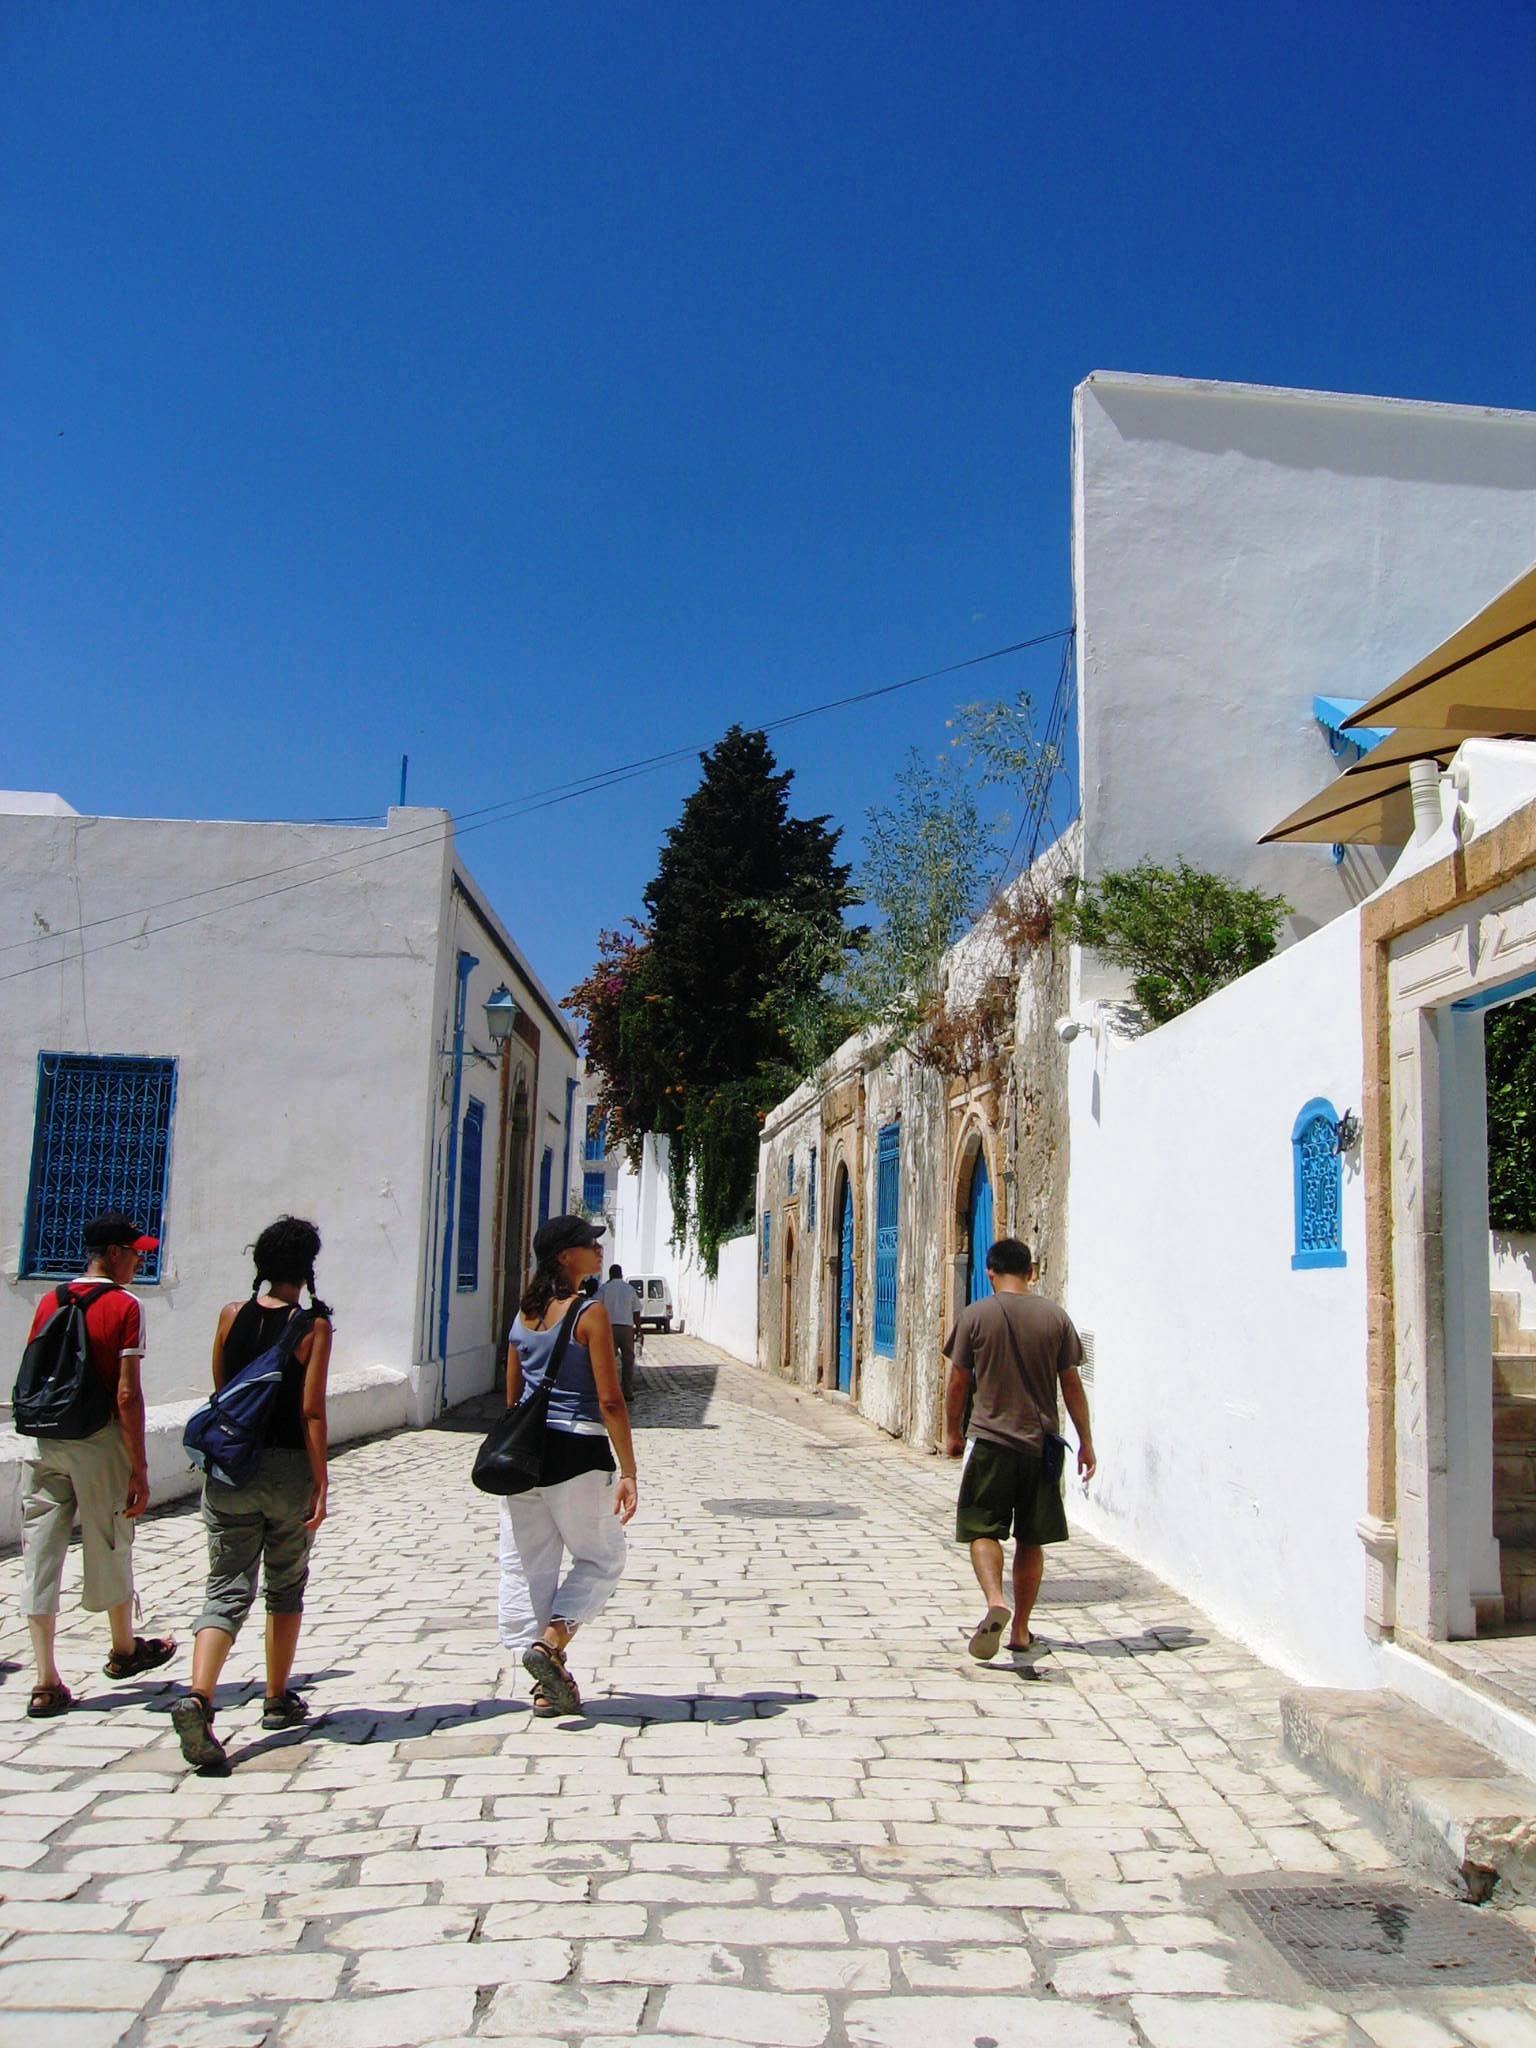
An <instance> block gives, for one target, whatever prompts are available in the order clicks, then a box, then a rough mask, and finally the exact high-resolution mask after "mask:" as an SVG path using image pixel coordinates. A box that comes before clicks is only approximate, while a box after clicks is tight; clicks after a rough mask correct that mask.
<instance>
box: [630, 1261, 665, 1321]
mask: <svg viewBox="0 0 1536 2048" xmlns="http://www.w3.org/2000/svg"><path fill="white" fill-rule="evenodd" d="M626 1277H627V1278H628V1280H629V1284H630V1286H631V1287H633V1289H634V1290H635V1293H636V1294H637V1295H638V1296H639V1297H640V1298H639V1300H638V1301H637V1302H636V1304H635V1321H636V1322H637V1323H638V1324H639V1325H640V1327H641V1329H645V1328H646V1327H647V1326H649V1327H650V1328H651V1329H653V1330H670V1329H671V1327H672V1288H671V1284H670V1283H669V1282H668V1281H666V1280H663V1279H662V1278H661V1277H660V1275H659V1274H656V1273H631V1274H629V1275H627V1276H626Z"/></svg>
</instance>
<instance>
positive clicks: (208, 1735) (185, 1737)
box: [171, 1692, 229, 1778]
mask: <svg viewBox="0 0 1536 2048" xmlns="http://www.w3.org/2000/svg"><path fill="white" fill-rule="evenodd" d="M171 1726H172V1727H173V1728H174V1729H175V1730H176V1740H177V1741H178V1742H179V1743H180V1744H181V1753H182V1755H183V1756H184V1757H185V1758H186V1760H187V1762H188V1763H189V1764H190V1765H191V1766H192V1768H193V1770H194V1771H201V1772H202V1773H203V1775H204V1776H205V1777H208V1778H227V1777H228V1776H229V1758H228V1757H227V1756H226V1755H225V1754H224V1745H223V1743H222V1742H220V1740H219V1738H218V1737H217V1735H215V1734H214V1732H213V1715H212V1713H211V1712H210V1711H209V1709H208V1706H207V1703H206V1702H205V1701H204V1700H202V1699H200V1698H199V1697H198V1695H197V1694H196V1693H195V1692H194V1693H188V1695H187V1697H186V1698H185V1699H184V1700H178V1701H177V1702H176V1704H175V1706H174V1707H172V1709H171Z"/></svg>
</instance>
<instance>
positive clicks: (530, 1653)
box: [499, 1216, 639, 1717]
mask: <svg viewBox="0 0 1536 2048" xmlns="http://www.w3.org/2000/svg"><path fill="white" fill-rule="evenodd" d="M602 1236H603V1227H602V1225H601V1224H600V1223H589V1222H588V1221H587V1220H586V1218H585V1217H582V1216H552V1217H551V1218H550V1220H549V1221H548V1223H546V1224H543V1225H542V1226H541V1227H540V1229H539V1230H538V1231H536V1232H535V1234H534V1239H533V1255H534V1259H535V1262H536V1263H535V1266H534V1272H533V1277H532V1279H531V1280H530V1281H529V1282H528V1285H527V1287H526V1288H525V1289H524V1291H523V1298H522V1301H521V1303H520V1304H519V1309H518V1316H517V1320H516V1322H514V1323H513V1325H512V1330H511V1334H510V1336H509V1337H508V1340H507V1404H508V1406H509V1407H514V1408H515V1407H516V1406H517V1405H518V1403H519V1402H521V1401H522V1400H524V1399H525V1398H526V1397H527V1395H529V1394H530V1393H532V1391H533V1390H534V1388H535V1387H538V1386H541V1385H542V1384H543V1381H544V1377H545V1375H546V1373H547V1372H548V1371H549V1369H550V1364H551V1361H552V1360H553V1358H554V1354H555V1350H556V1347H557V1345H558V1343H559V1339H560V1330H561V1326H562V1325H563V1323H564V1321H565V1318H566V1316H567V1314H568V1313H569V1311H570V1310H571V1308H572V1307H573V1306H574V1305H575V1304H576V1303H577V1302H578V1301H579V1299H580V1297H581V1296H582V1295H583V1294H585V1293H587V1292H588V1290H589V1287H590V1284H591V1283H592V1282H593V1281H594V1280H595V1279H596V1277H597V1275H598V1274H599V1273H600V1272H601V1271H602V1267H603V1257H602V1252H601V1249H600V1246H601V1243H602ZM615 1458H617V1463H616V1462H615ZM638 1504H639V1494H638V1491H637V1489H636V1483H635V1447H634V1440H633V1438H632V1437H631V1435H630V1428H629V1410H628V1408H627V1407H626V1406H625V1402H624V1395H623V1392H622V1391H621V1389H620V1386H619V1365H618V1360H617V1358H616V1357H615V1355H614V1347H613V1326H612V1324H611V1323H610V1322H609V1320H608V1311H607V1310H606V1309H605V1308H604V1307H603V1305H602V1303H601V1302H600V1301H589V1302H588V1303H587V1304H586V1306H585V1307H583V1308H580V1309H578V1311H577V1314H576V1319H575V1322H574V1324H573V1326H572V1329H571V1333H570V1337H569V1339H568V1341H567V1343H566V1347H565V1351H564V1353H563V1355H562V1356H561V1358H560V1360H559V1364H558V1369H557V1370H556V1373H555V1379H554V1385H553V1389H552V1391H551V1393H550V1397H549V1408H548V1413H547V1419H546V1430H545V1437H544V1460H543V1465H542V1468H541V1470H540V1472H539V1477H538V1480H537V1481H536V1482H531V1483H530V1484H529V1485H528V1487H527V1488H526V1489H525V1490H524V1491H522V1492H520V1493H514V1494H511V1495H509V1496H507V1497H505V1498H504V1499H503V1500H502V1503H501V1599H500V1612H499V1632H500V1636H501V1640H502V1643H503V1644H504V1645H505V1646H506V1648H507V1649H509V1650H513V1651H515V1652H516V1653H517V1654H518V1655H519V1656H520V1657H521V1659H522V1663H523V1669H524V1670H525V1671H526V1672H527V1673H528V1675H529V1677H530V1678H532V1680H533V1711H534V1712H535V1713H536V1714H538V1715H540V1716H542V1717H548V1716H551V1715H556V1714H576V1713H579V1712H580V1711H581V1694H580V1693H579V1692H578V1691H577V1688H576V1681H575V1680H574V1679H573V1678H572V1677H571V1675H570V1672H569V1671H568V1670H567V1669H566V1662H565V1649H566V1645H567V1644H568V1643H569V1642H570V1640H571V1637H572V1636H573V1635H574V1634H575V1633H576V1631H577V1629H578V1628H579V1627H580V1626H581V1624H582V1623H583V1622H584V1621H591V1620H592V1618H593V1616H594V1615H596V1614H598V1613H600V1612H601V1610H602V1609H603V1607H604V1606H605V1605H606V1604H607V1602H608V1599H609V1596H610V1595H611V1594H612V1592H613V1589H614V1587H615V1586H617V1584H618V1583H619V1580H620V1578H621V1577H622V1575H623V1571H624V1556H625V1549H626V1544H625V1539H624V1525H625V1524H626V1523H627V1522H628V1521H629V1519H630V1517H631V1516H632V1515H633V1514H634V1512H635V1509H636V1507H637V1506H638ZM566 1553H569V1555H570V1568H569V1570H568V1571H566V1573H565V1575H564V1577H563V1578H562V1576H561V1566H562V1564H563V1562H564V1559H565V1555H566Z"/></svg>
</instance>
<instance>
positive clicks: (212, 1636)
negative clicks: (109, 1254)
mask: <svg viewBox="0 0 1536 2048" xmlns="http://www.w3.org/2000/svg"><path fill="white" fill-rule="evenodd" d="M251 1251H252V1256H253V1258H254V1260H255V1266H256V1278H255V1284H254V1286H253V1287H252V1289H251V1293H250V1296H249V1298H248V1299H247V1300H245V1301H231V1302H228V1303H226V1305H225V1307H224V1308H223V1309H222V1310H221V1311H220V1314H219V1321H218V1327H217V1329H216V1330H215V1332H214V1338H213V1384H214V1386H215V1388H219V1387H222V1386H224V1385H225V1383H226V1382H227V1381H228V1380H230V1379H232V1378H233V1376H234V1375H235V1374H236V1373H237V1372H239V1371H240V1370H241V1368H242V1367H243V1366H246V1365H249V1364H250V1363H251V1362H252V1360H254V1359H257V1358H260V1357H261V1356H262V1354H263V1353H264V1352H267V1351H269V1350H270V1349H271V1348H272V1346H273V1345H275V1344H277V1343H278V1342H279V1340H280V1339H281V1338H282V1337H283V1336H284V1333H285V1332H289V1333H290V1341H291V1340H292V1338H294V1337H296V1339H297V1341H293V1342H292V1348H291V1351H290V1352H289V1354H288V1356H287V1358H286V1360H285V1363H284V1365H283V1372H282V1383H281V1387H280V1389H279V1392H278V1395H277V1399H276V1402H275V1404H274V1406H273V1408H272V1410H271V1412H270V1415H269V1418H268V1424H267V1432H266V1443H265V1446H264V1448H263V1450H262V1453H261V1459H260V1462H259V1464H258V1466H257V1468H256V1471H255V1473H254V1475H253V1476H252V1477H251V1478H250V1479H248V1480H247V1481H246V1482H245V1484H244V1485H241V1486H232V1485H229V1484H227V1483H226V1482H225V1481H224V1480H222V1479H220V1478H219V1477H218V1476H217V1475H216V1474H214V1473H212V1472H210V1473H209V1475H208V1477H207V1478H206V1479H205V1481H204V1482H203V1522H204V1525H205V1527H206V1529H207V1532H208V1588H207V1592H206V1594H205V1596H204V1601H203V1611H202V1613H201V1614H200V1615H199V1616H198V1619H197V1636H196V1640H195V1641H194V1643H193V1647H192V1687H191V1691H190V1692H189V1693H188V1694H187V1697H186V1698H185V1699H183V1700H178V1702H177V1703H176V1705H175V1706H174V1707H173V1708H172V1709H171V1721H172V1723H173V1725H174V1727H175V1729H176V1734H177V1737H178V1739H179V1741H180V1743H181V1753H182V1755H183V1756H184V1757H185V1758H186V1760H187V1762H188V1763H189V1764H191V1765H193V1766H194V1768H195V1769H197V1770H200V1771H204V1772H207V1773H209V1774H210V1775H222V1773H224V1772H225V1771H227V1770H228V1768H229V1760H228V1758H227V1756H226V1755H225V1752H224V1745H223V1743H222V1742H220V1740H219V1738H218V1737H217V1736H216V1735H215V1734H214V1732H213V1717H214V1690H215V1688H216V1686H217V1685H218V1682H219V1673H220V1672H221V1671H222V1670H223V1668H224V1660H225V1659H226V1658H227V1657H228V1655H229V1653H230V1650H231V1649H232V1648H233V1646H234V1641H235V1637H236V1636H237V1635H238V1634H239V1633H240V1628H241V1625H242V1623H243V1622H244V1621H245V1618H246V1616H247V1615H248V1614H249V1613H250V1611H251V1604H252V1602H253V1601H254V1599H255V1597H256V1579H257V1572H258V1569H259V1570H260V1571H261V1573H262V1575H263V1576H264V1578H265V1582H266V1606H267V1636H266V1676H267V1686H266V1698H265V1701H264V1704H263V1706H262V1713H261V1725H262V1727H263V1728H273V1729H277V1728H293V1727H297V1726H298V1724H299V1723H300V1722H302V1721H304V1720H306V1719H307V1718H308V1715H309V1708H308V1705H307V1704H306V1702H305V1701H304V1699H303V1698H302V1697H301V1695H300V1694H298V1693H296V1692H295V1691H293V1690H292V1688H291V1687H290V1685H289V1682H288V1681H289V1679H290V1677H291V1676H292V1673H293V1660H294V1656H295V1654H296V1653H297V1650H298V1646H299V1628H300V1625H301V1623H302V1620H303V1608H304V1588H305V1585H306V1584H307V1583H308V1579H309V1554H310V1551H311V1549H312V1547H313V1545H314V1540H315V1532H316V1530H317V1529H318V1528H319V1527H320V1524H321V1523H322V1522H323V1521H324V1520H325V1516H326V1495H327V1484H328V1449H327V1443H326V1421H325V1383H326V1371H327V1368H328V1366H329V1363H330V1356H331V1311H330V1309H329V1307H328V1306H327V1305H326V1303H325V1302H323V1301H321V1300H320V1299H319V1297H318V1296H317V1295H316V1293H315V1260H316V1258H317V1257H318V1255H319V1251H320V1233H319V1231H318V1230H316V1228H315V1226H314V1224H313V1223H309V1222H306V1221H305V1220H304V1218H303V1217H300V1216H283V1217H280V1218H279V1219H278V1221H277V1222H276V1223H273V1224H269V1225H268V1227H267V1228H266V1229H265V1230H264V1231H263V1232H262V1233H261V1235H260V1237H258V1238H257V1240H256V1242H255V1244H254V1245H253V1246H252V1247H251ZM306 1287H307V1288H308V1290H309V1307H308V1308H307V1309H306V1308H303V1307H301V1306H300V1302H299V1295H300V1291H301V1289H303V1288H306ZM296 1319H297V1322H298V1326H299V1327H298V1330H297V1331H294V1330H292V1328H291V1326H292V1325H293V1324H294V1323H295V1320H296Z"/></svg>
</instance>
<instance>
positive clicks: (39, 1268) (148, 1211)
mask: <svg viewBox="0 0 1536 2048" xmlns="http://www.w3.org/2000/svg"><path fill="white" fill-rule="evenodd" d="M175 1100H176V1062H175V1061H174V1060H173V1059H137V1058H121V1059H116V1058H111V1059H108V1058H96V1057H94V1056H92V1055H91V1054H88V1053H72V1052H44V1053H39V1054H38V1059H37V1122H36V1124H35V1126H34V1128H33V1134H32V1172H31V1178H30V1181H29V1184H28V1192H27V1216H26V1224H25V1227H24V1229H23V1232H22V1253H21V1268H20V1272H21V1277H22V1278H23V1279H24V1280H27V1279H49V1280H65V1279H68V1278H70V1276H71V1275H73V1274H75V1273H83V1272H84V1271H85V1249H84V1247H83V1246H82V1244H81V1242H80V1233H81V1231H82V1230H83V1229H84V1227H85V1225H86V1224H87V1223H88V1222H89V1221H90V1219H91V1217H93V1216H100V1215H102V1214H104V1213H105V1212H106V1211H107V1210H109V1209H121V1210H122V1211H123V1212H124V1213H125V1214H126V1215H129V1216H131V1217H132V1218H133V1220H134V1221H135V1223H137V1224H139V1225H141V1227H142V1228H143V1229H144V1231H145V1232H146V1234H147V1235H148V1236H150V1237H158V1238H160V1239H161V1240H162V1243H161V1247H160V1250H159V1251H153V1252H146V1253H145V1255H144V1259H143V1262H142V1264H141V1265H140V1267H139V1278H140V1279H141V1280H146V1281H154V1280H158V1279H159V1278H160V1265H161V1259H162V1257H163V1255H164V1250H165V1247H164V1242H163V1240H164V1236H165V1197H166V1187H167V1183H168V1181H169V1178H170V1165H171V1111H172V1109H173V1107H174V1105H175Z"/></svg>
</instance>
